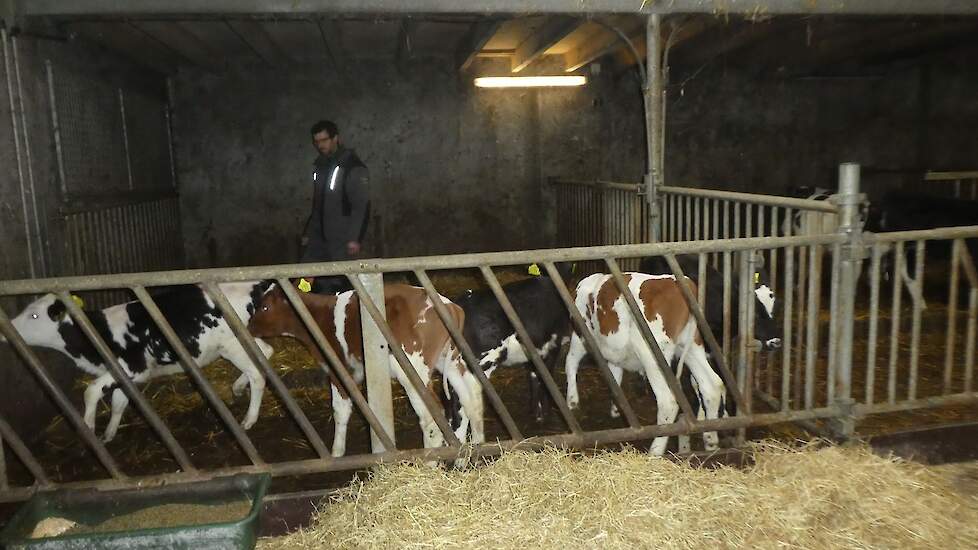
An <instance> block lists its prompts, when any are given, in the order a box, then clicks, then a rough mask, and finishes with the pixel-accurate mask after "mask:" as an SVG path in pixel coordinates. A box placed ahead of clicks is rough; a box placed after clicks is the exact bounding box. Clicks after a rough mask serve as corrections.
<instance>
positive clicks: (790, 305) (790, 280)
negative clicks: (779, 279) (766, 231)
mask: <svg viewBox="0 0 978 550" xmlns="http://www.w3.org/2000/svg"><path fill="white" fill-rule="evenodd" d="M794 277H795V247H793V246H789V247H788V248H787V249H785V251H784V289H785V292H784V319H783V320H782V328H781V330H782V331H784V338H783V339H782V341H783V342H784V347H783V348H782V349H781V410H782V411H787V410H788V409H789V408H790V406H791V336H792V334H791V322H792V314H793V313H794V294H795V292H794V289H795V285H794V282H795V281H794Z"/></svg>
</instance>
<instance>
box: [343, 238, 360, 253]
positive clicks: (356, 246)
mask: <svg viewBox="0 0 978 550" xmlns="http://www.w3.org/2000/svg"><path fill="white" fill-rule="evenodd" d="M359 253H360V243H358V242H357V241H350V242H348V243H346V254H347V255H348V256H356V255H357V254H359Z"/></svg>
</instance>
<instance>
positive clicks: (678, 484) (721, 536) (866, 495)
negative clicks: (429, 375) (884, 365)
mask: <svg viewBox="0 0 978 550" xmlns="http://www.w3.org/2000/svg"><path fill="white" fill-rule="evenodd" d="M753 450H754V451H755V464H754V465H753V466H751V467H748V468H746V469H736V468H730V467H719V468H717V469H706V468H693V467H690V466H688V465H687V464H683V463H676V462H672V461H669V460H663V459H656V458H652V457H649V456H648V455H646V454H644V453H641V452H637V451H634V450H626V451H624V452H599V453H596V454H593V455H591V456H582V455H578V454H572V453H568V452H565V451H562V450H556V449H554V450H549V451H547V452H543V453H525V452H513V453H509V454H506V455H504V456H502V457H501V458H499V459H498V460H496V461H495V462H492V463H491V464H488V465H486V466H484V467H479V468H473V469H470V470H467V471H445V470H439V469H432V468H427V467H424V466H420V465H406V464H405V465H395V466H386V467H380V468H378V469H377V470H375V471H374V473H373V474H372V475H371V476H370V478H369V479H368V480H366V481H355V482H354V483H352V484H351V485H350V486H349V487H348V488H346V489H344V490H342V491H340V492H339V493H337V494H336V495H335V496H333V497H332V498H331V499H330V501H329V502H327V503H325V504H324V506H323V507H322V509H321V510H320V511H319V514H318V516H317V517H316V518H315V520H314V523H313V524H312V526H310V527H309V528H307V529H305V530H301V531H298V532H296V533H293V534H292V535H290V536H287V537H283V538H278V539H265V540H262V541H260V543H259V546H258V547H259V548H260V549H263V550H278V549H286V548H289V549H311V548H334V547H339V548H391V547H398V548H401V547H409V548H459V547H488V548H512V549H517V548H518V549H524V548H538V547H545V548H561V549H562V550H563V549H571V548H596V547H601V548H632V547H641V548H653V547H654V548H697V547H722V548H782V547H788V548H956V547H975V546H976V545H978V496H974V493H971V494H967V489H966V487H967V485H966V484H963V483H961V482H960V474H959V473H957V474H955V475H950V474H948V473H947V472H941V471H938V470H933V469H928V468H926V467H924V466H920V465H916V464H912V463H907V462H903V461H900V460H898V459H888V458H881V457H878V456H876V455H874V454H872V452H871V451H870V450H869V449H868V448H866V447H860V446H856V447H847V448H840V447H825V446H822V447H819V446H816V445H813V444H809V445H806V446H803V447H801V448H791V447H788V446H786V445H784V444H781V443H770V442H768V443H761V444H756V445H755V447H754V449H753Z"/></svg>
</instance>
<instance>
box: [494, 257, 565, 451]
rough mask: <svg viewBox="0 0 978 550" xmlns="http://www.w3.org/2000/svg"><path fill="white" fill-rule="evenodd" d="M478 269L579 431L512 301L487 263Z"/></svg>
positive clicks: (535, 365)
mask: <svg viewBox="0 0 978 550" xmlns="http://www.w3.org/2000/svg"><path fill="white" fill-rule="evenodd" d="M479 271H481V272H482V277H483V278H484V279H485V280H486V283H488V284H489V289H490V290H492V293H493V295H495V296H496V301H498V302H499V306H500V307H501V308H503V313H505V314H506V318H507V319H509V324H511V325H513V329H514V330H515V331H516V339H517V340H519V342H520V345H522V346H523V352H524V353H525V354H526V356H527V357H528V358H529V359H530V362H531V363H533V366H534V367H535V368H536V369H537V374H538V375H539V376H540V380H543V384H544V386H545V387H546V388H547V391H548V392H550V397H551V398H552V399H553V400H554V404H555V405H556V406H557V409H558V410H559V411H560V415H561V416H562V417H563V418H564V422H565V423H567V427H568V428H569V429H570V430H571V432H573V433H575V434H579V433H581V425H580V423H579V422H578V421H577V418H575V417H574V413H572V412H571V410H570V408H569V407H568V406H567V399H566V398H565V397H564V396H563V395H562V394H561V393H560V390H559V389H558V388H557V383H556V382H554V377H553V376H552V375H551V374H550V370H548V369H547V366H546V365H545V364H544V363H543V359H541V358H540V354H539V353H537V349H536V346H535V345H534V344H533V340H532V339H531V338H530V333H529V332H527V330H526V327H525V326H524V325H523V321H521V320H520V317H519V315H517V314H516V310H515V309H514V308H513V304H512V302H510V301H509V297H508V296H506V293H505V292H503V287H502V286H501V285H500V284H499V280H498V279H496V274H495V273H493V272H492V268H490V267H489V266H487V265H481V266H479Z"/></svg>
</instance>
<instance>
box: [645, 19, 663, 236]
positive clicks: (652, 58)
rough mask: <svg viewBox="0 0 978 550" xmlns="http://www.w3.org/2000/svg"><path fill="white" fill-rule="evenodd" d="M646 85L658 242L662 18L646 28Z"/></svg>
mask: <svg viewBox="0 0 978 550" xmlns="http://www.w3.org/2000/svg"><path fill="white" fill-rule="evenodd" d="M645 40H646V52H647V53H646V56H645V57H646V62H647V64H648V69H647V70H646V72H645V78H646V81H645V83H644V86H643V90H642V92H643V94H642V95H643V97H644V98H645V142H646V154H647V158H648V162H649V170H648V172H647V173H646V174H645V200H647V201H648V206H649V216H650V218H651V219H650V220H649V228H650V233H651V234H650V235H649V238H650V240H651V241H653V242H658V240H659V234H658V228H659V195H658V190H657V186H659V185H662V182H663V173H662V168H663V167H662V155H661V151H660V148H661V147H662V139H661V137H662V133H663V129H664V128H665V118H664V117H663V112H662V104H663V103H662V76H663V75H662V16H661V15H659V14H657V13H654V14H652V15H649V18H648V21H647V23H646V27H645Z"/></svg>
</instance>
